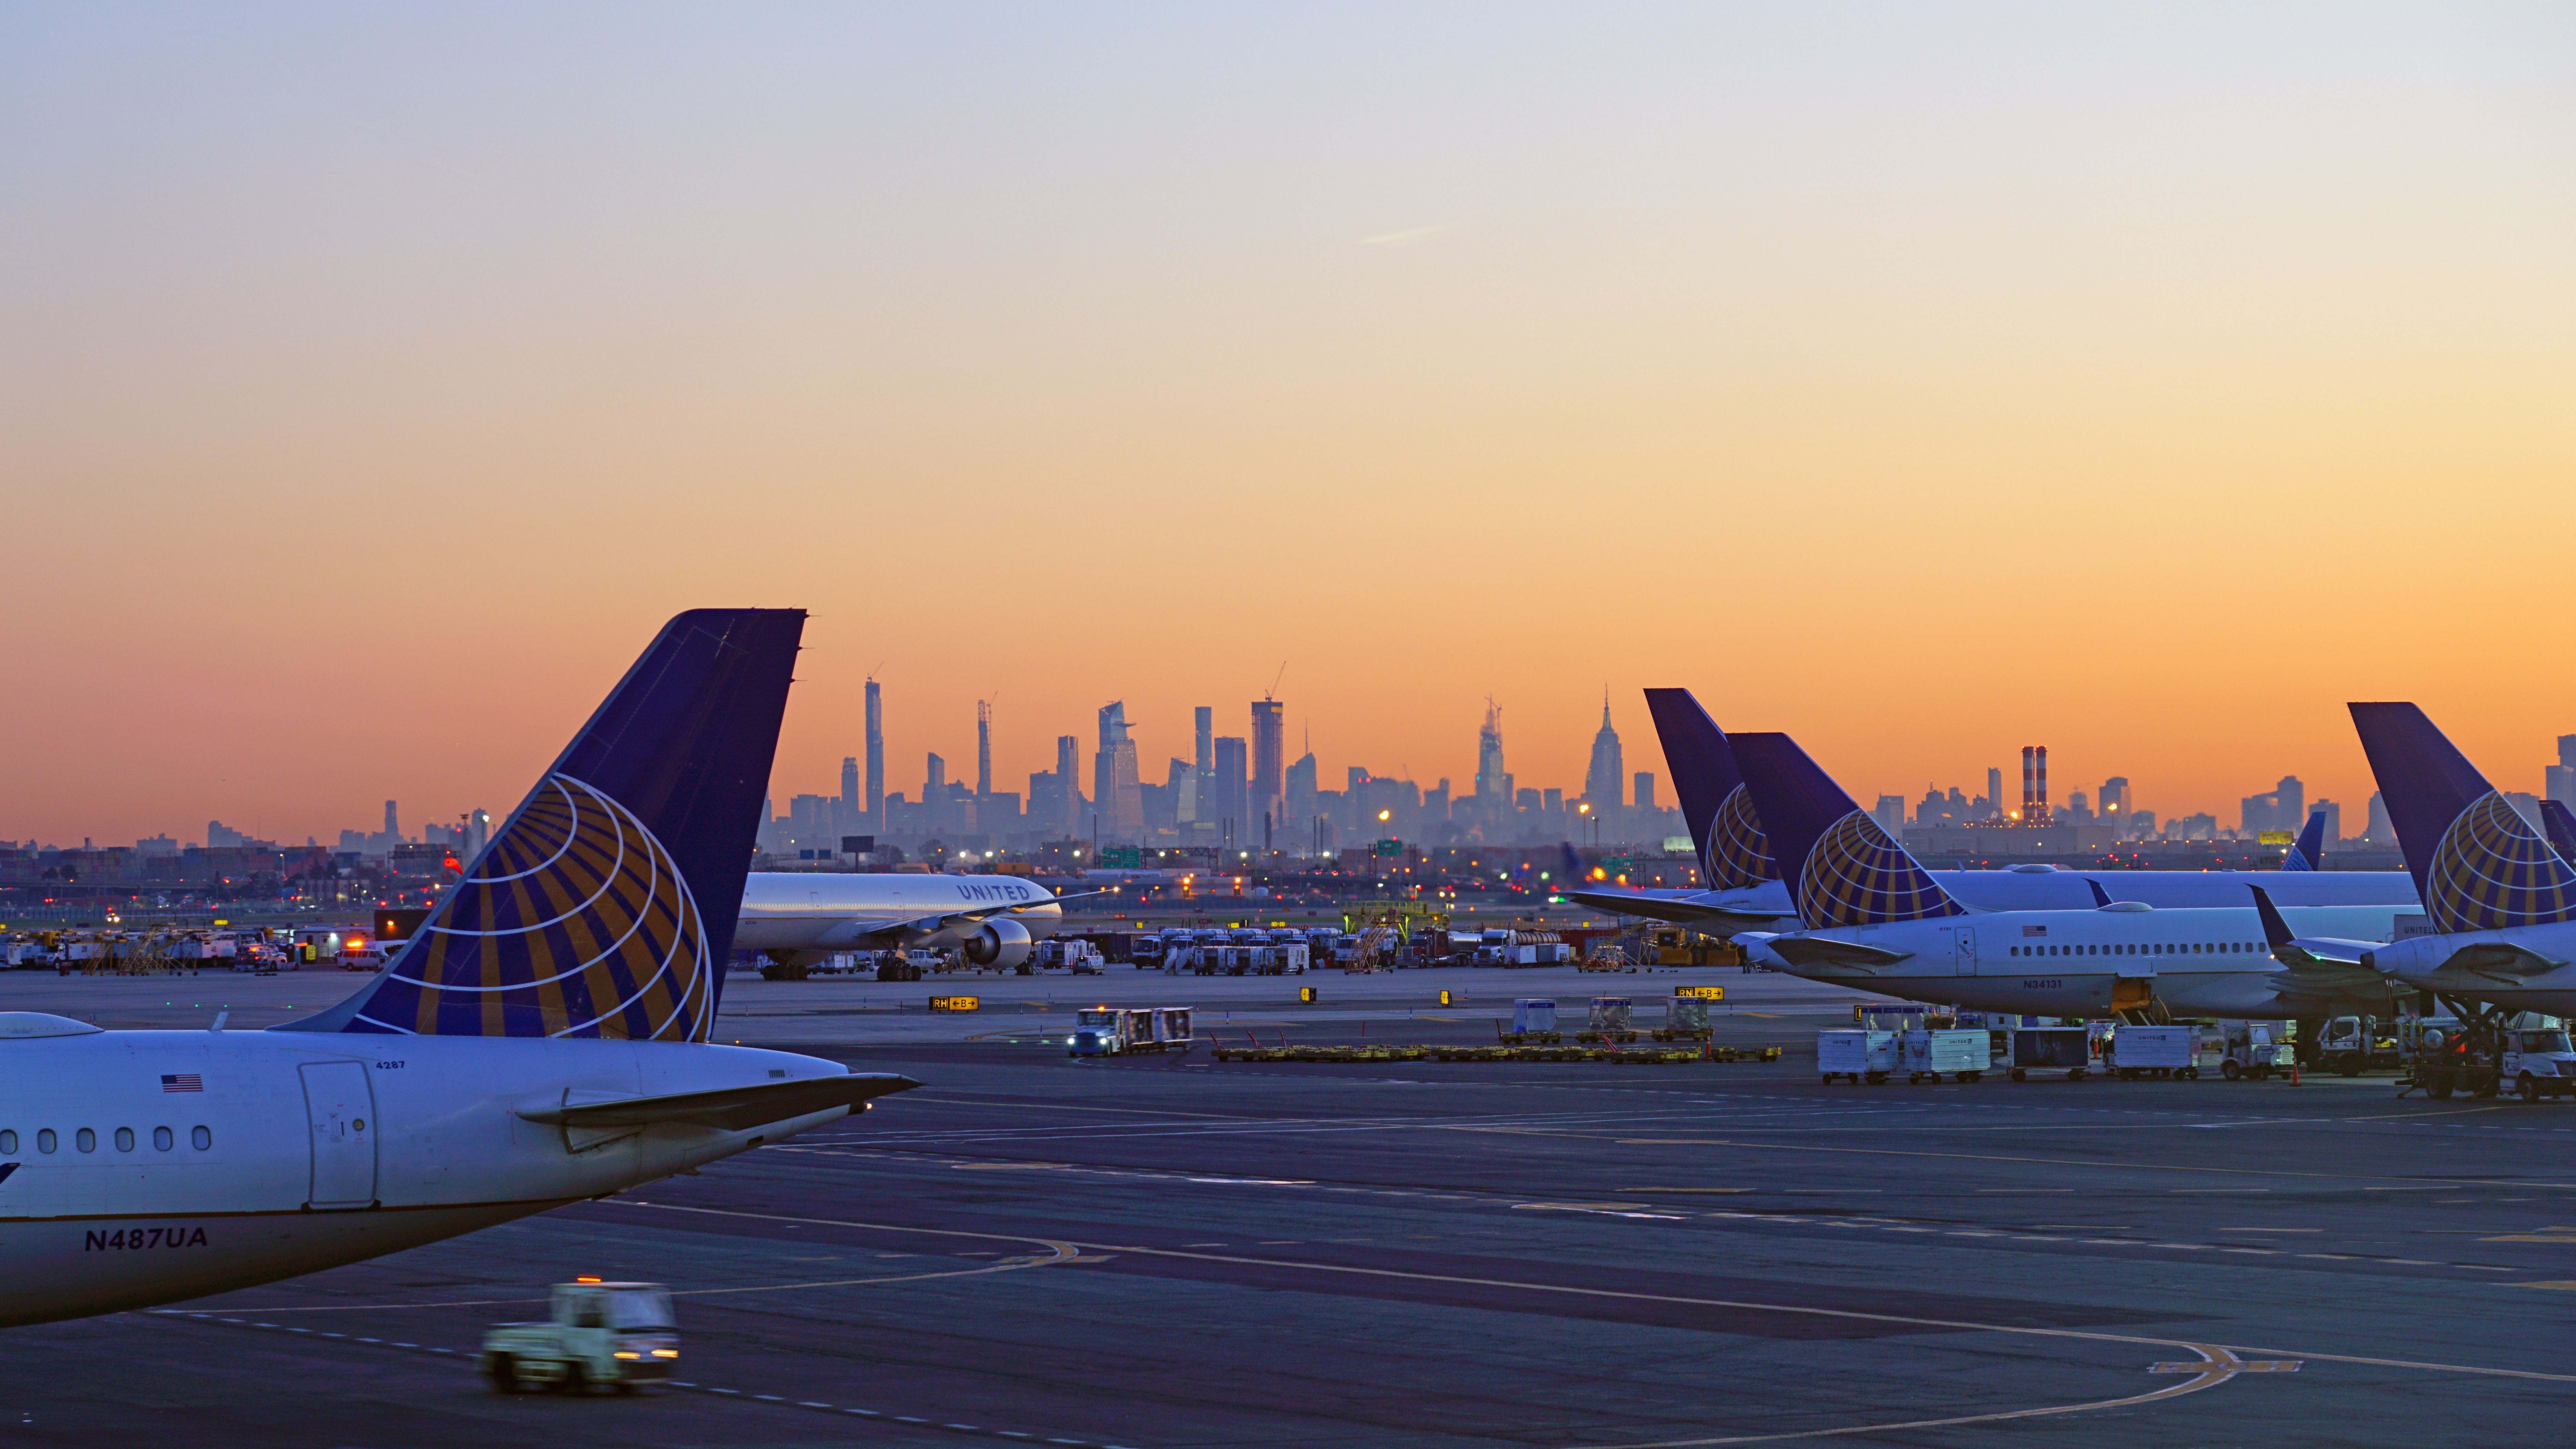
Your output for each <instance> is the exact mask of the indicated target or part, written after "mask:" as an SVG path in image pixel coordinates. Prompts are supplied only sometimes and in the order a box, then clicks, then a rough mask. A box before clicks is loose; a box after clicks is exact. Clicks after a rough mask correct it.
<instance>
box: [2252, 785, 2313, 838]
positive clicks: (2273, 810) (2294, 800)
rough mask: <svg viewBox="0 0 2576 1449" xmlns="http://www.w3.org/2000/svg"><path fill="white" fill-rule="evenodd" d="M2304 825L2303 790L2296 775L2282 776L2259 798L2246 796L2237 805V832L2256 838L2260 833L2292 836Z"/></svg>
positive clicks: (2305, 805) (2305, 814) (2305, 798)
mask: <svg viewBox="0 0 2576 1449" xmlns="http://www.w3.org/2000/svg"><path fill="white" fill-rule="evenodd" d="M2307 823H2308V792H2307V787H2306V786H2305V785H2302V784H2301V783H2299V777H2298V776H2296V775H2283V776H2282V777H2281V783H2280V784H2278V785H2275V786H2274V787H2272V788H2271V789H2270V790H2268V791H2266V792H2264V793H2263V794H2260V795H2248V796H2246V797H2245V798H2244V799H2243V800H2240V801H2238V802H2237V833H2238V834H2240V835H2246V836H2253V835H2259V834H2261V833H2263V832H2264V831H2267V830H2269V831H2284V830H2286V831H2289V832H2291V833H2293V834H2296V833H2297V832H2298V831H2299V830H2301V829H2302V828H2304V827H2305V826H2306V825H2307Z"/></svg>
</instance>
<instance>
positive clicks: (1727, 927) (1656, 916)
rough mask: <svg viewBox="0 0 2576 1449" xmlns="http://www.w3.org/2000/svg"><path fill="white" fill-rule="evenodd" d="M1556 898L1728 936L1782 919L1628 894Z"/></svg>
mask: <svg viewBox="0 0 2576 1449" xmlns="http://www.w3.org/2000/svg"><path fill="white" fill-rule="evenodd" d="M1556 894H1557V895H1559V896H1562V897H1564V898H1565V899H1567V900H1569V901H1572V902H1574V903H1575V904H1577V905H1583V906H1590V907H1591V908H1592V909H1594V910H1596V911H1608V912H1610V913H1611V914H1613V915H1620V916H1643V917H1645V918H1646V919H1648V920H1650V921H1670V922H1672V923H1673V924H1675V925H1678V926H1707V927H1709V928H1711V929H1712V930H1716V931H1721V932H1724V933H1726V934H1729V935H1732V934H1734V933H1735V932H1738V931H1754V930H1759V929H1761V928H1762V927H1764V926H1767V925H1770V924H1772V923H1773V922H1776V921H1779V920H1781V919H1782V917H1780V916H1778V915H1774V914H1768V913H1765V914H1760V915H1756V914H1750V913H1747V912H1744V911H1736V910H1729V909H1727V908H1726V907H1724V906H1713V905H1704V904H1701V903H1699V902H1696V901H1687V900H1675V899H1672V898H1670V897H1666V896H1644V895H1637V894H1635V893H1634V892H1630V891H1594V890H1561V891H1558V892H1556Z"/></svg>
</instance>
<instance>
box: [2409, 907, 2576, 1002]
mask: <svg viewBox="0 0 2576 1449" xmlns="http://www.w3.org/2000/svg"><path fill="white" fill-rule="evenodd" d="M2482 946H2483V947H2494V946H2510V947H2515V948H2518V950H2519V952H2521V953H2527V954H2524V955H2522V956H2520V958H2519V959H2517V960H2514V961H2511V962H2507V963H2482V962H2480V961H2478V960H2477V959H2476V951H2477V948H2479V947H2482ZM2535 958H2537V959H2535ZM2553 963H2564V964H2553ZM2362 964H2363V965H2365V966H2368V967H2370V968H2371V969H2373V970H2376V971H2380V972H2383V973H2385V974H2387V975H2388V977H2389V978H2390V979H2392V980H2395V981H2398V982H2402V983H2404V984H2405V985H2406V986H2407V987H2409V988H2411V989H2414V990H2418V991H2433V992H2439V993H2442V994H2443V995H2448V996H2462V997H2466V998H2468V999H2469V1000H2472V1001H2485V1002H2492V1003H2494V1004H2495V1005H2497V1006H2505V1007H2511V1008H2512V1009H2514V1010H2516V1011H2538V1012H2544V1013H2547V1014H2548V1015H2551V1016H2576V921H2566V922H2560V923H2558V924H2556V925H2548V926H2515V927H2510V928H2508V929H2505V930H2498V931H2462V932H2455V933H2452V934H2448V935H2439V936H2415V937H2410V938H2408V939H2407V940H2403V941H2398V942H2394V943H2392V944H2390V945H2386V946H2381V947H2378V948H2376V949H2374V950H2372V951H2370V952H2368V953H2367V954H2366V955H2365V956H2364V957H2363V958H2362Z"/></svg>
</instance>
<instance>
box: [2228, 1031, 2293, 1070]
mask: <svg viewBox="0 0 2576 1449" xmlns="http://www.w3.org/2000/svg"><path fill="white" fill-rule="evenodd" d="M2220 1025H2221V1026H2222V1027H2223V1028H2224V1029H2225V1031H2226V1032H2227V1056H2226V1058H2225V1060H2223V1061H2221V1062H2220V1063H2219V1064H2218V1075H2220V1076H2221V1077H2224V1078H2226V1079H2227V1080H2228V1081H2231V1082H2233V1081H2235V1080H2237V1079H2238V1078H2240V1077H2252V1078H2253V1079H2254V1080H2256V1081H2258V1082H2259V1081H2262V1080H2264V1079H2265V1078H2267V1077H2269V1076H2271V1075H2272V1074H2273V1073H2274V1072H2286V1071H2288V1070H2290V1068H2291V1066H2292V1065H2294V1064H2295V1063H2296V1062H2297V1060H2298V1044H2297V1043H2296V1042H2293V1041H2292V1040H2290V1036H2289V1031H2288V1029H2287V1028H2286V1027H2285V1026H2284V1025H2283V1024H2282V1023H2280V1022H2275V1021H2229V1022H2222V1023H2220Z"/></svg>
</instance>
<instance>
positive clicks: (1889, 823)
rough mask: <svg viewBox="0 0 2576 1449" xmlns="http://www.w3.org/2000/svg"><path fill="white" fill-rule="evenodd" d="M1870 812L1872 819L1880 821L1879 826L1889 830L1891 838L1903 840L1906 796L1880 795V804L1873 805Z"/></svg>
mask: <svg viewBox="0 0 2576 1449" xmlns="http://www.w3.org/2000/svg"><path fill="white" fill-rule="evenodd" d="M1869 814H1870V818H1871V819H1873V820H1875V821H1877V822H1878V825H1879V828H1880V829H1882V830H1884V831H1886V832H1887V835H1888V838H1889V839H1891V840H1902V839H1904V838H1905V797H1904V796H1902V795H1881V796H1879V797H1878V804H1876V805H1875V806H1873V807H1871V809H1870V812H1869Z"/></svg>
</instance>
